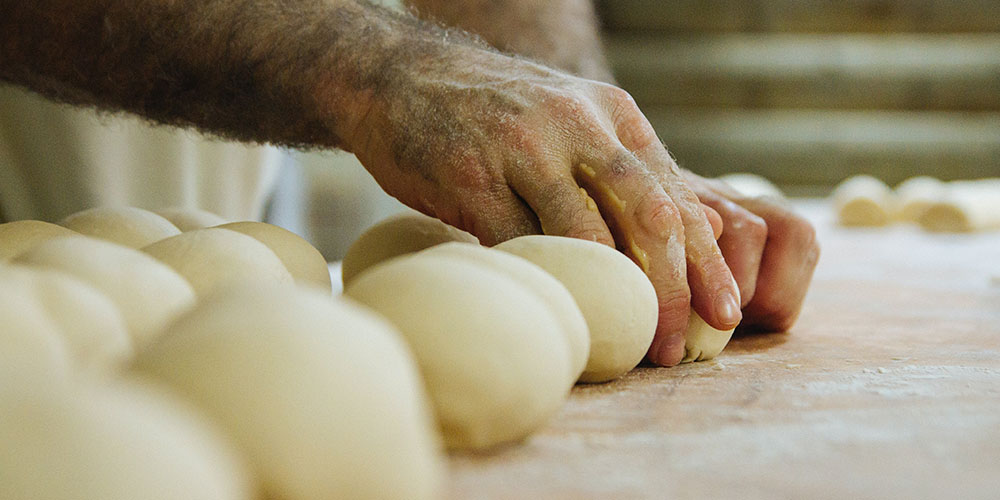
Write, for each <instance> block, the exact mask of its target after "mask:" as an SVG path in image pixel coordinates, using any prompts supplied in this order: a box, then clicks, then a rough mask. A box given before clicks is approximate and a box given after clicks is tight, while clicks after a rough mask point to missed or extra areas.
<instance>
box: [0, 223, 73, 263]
mask: <svg viewBox="0 0 1000 500" xmlns="http://www.w3.org/2000/svg"><path fill="white" fill-rule="evenodd" d="M78 234H79V233H77V232H75V231H70V230H69V229H66V228H64V227H62V226H57V225H55V224H51V223H48V222H42V221H40V220H19V221H14V222H8V223H6V224H0V262H5V261H8V260H10V259H12V258H14V257H15V256H17V255H18V254H20V253H22V252H25V251H28V250H31V249H32V248H34V247H35V245H38V244H39V243H41V242H43V241H45V240H48V239H51V238H56V237H60V236H73V235H78Z"/></svg>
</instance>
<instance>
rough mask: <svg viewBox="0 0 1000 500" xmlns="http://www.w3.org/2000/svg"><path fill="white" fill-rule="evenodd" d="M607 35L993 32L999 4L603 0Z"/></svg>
mask: <svg viewBox="0 0 1000 500" xmlns="http://www.w3.org/2000/svg"><path fill="white" fill-rule="evenodd" d="M597 6H598V13H599V15H600V18H601V20H602V22H603V23H604V25H605V27H606V29H607V31H612V32H614V31H669V32H678V33H683V32H713V33H719V32H737V31H744V32H747V31H749V32H763V31H770V32H796V33H810V32H820V33H835V32H853V33H884V32H897V33H900V32H919V33H940V32H990V31H1000V2H998V1H997V0H961V1H956V0H835V1H834V0H669V1H663V0H601V1H599V2H598V3H597Z"/></svg>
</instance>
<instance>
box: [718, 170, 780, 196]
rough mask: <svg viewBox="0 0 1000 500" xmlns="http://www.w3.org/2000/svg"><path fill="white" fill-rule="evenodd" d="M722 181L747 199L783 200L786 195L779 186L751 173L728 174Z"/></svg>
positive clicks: (720, 178)
mask: <svg viewBox="0 0 1000 500" xmlns="http://www.w3.org/2000/svg"><path fill="white" fill-rule="evenodd" d="M719 180H720V181H723V182H725V183H726V184H728V185H729V187H731V188H733V189H735V190H736V191H737V192H738V193H740V194H741V195H743V196H746V197H747V198H759V197H761V196H767V197H771V198H778V199H783V198H784V197H785V193H782V192H781V190H780V189H778V186H775V185H774V183H772V182H771V181H769V180H768V179H767V178H766V177H762V176H760V175H757V174H750V173H744V172H739V173H733V174H726V175H723V176H722V177H719Z"/></svg>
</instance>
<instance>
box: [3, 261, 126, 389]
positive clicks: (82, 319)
mask: <svg viewBox="0 0 1000 500" xmlns="http://www.w3.org/2000/svg"><path fill="white" fill-rule="evenodd" d="M0 288H9V289H11V290H14V291H15V292H16V293H18V294H20V295H21V296H22V297H24V298H27V299H29V300H32V301H34V302H35V303H36V304H37V305H38V307H39V308H40V309H41V311H42V313H43V314H44V315H45V316H46V317H47V318H48V319H49V320H50V321H51V322H52V323H53V324H54V325H55V326H56V327H57V329H58V331H59V334H60V335H61V337H62V338H63V339H64V340H65V341H66V344H67V346H68V347H69V350H70V351H71V353H72V354H73V357H74V358H75V360H76V362H77V364H79V365H80V366H82V367H83V368H85V369H87V370H88V371H92V372H106V371H110V370H115V369H117V368H119V367H121V366H122V365H124V364H125V362H126V361H128V360H129V359H130V358H131V356H132V352H133V351H132V339H131V338H130V337H129V335H128V330H127V328H126V326H125V320H124V318H123V317H122V314H121V312H120V311H119V310H118V306H117V305H115V303H114V302H112V301H111V299H110V298H108V296H107V295H105V294H104V293H103V292H101V291H99V290H97V289H96V288H94V287H93V286H90V285H88V284H86V283H85V282H83V281H80V280H79V279H77V278H74V277H73V276H72V275H69V274H66V273H62V272H59V271H55V270H51V269H45V268H39V267H29V266H4V267H0Z"/></svg>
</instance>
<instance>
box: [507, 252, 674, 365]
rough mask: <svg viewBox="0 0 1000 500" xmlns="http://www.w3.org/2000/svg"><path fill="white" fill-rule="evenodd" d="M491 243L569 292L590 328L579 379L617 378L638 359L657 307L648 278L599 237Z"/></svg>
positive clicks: (645, 347)
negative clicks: (595, 239) (598, 240)
mask: <svg viewBox="0 0 1000 500" xmlns="http://www.w3.org/2000/svg"><path fill="white" fill-rule="evenodd" d="M494 248H496V249H497V250H503V251H505V252H510V253H512V254H514V255H518V256H521V257H524V258H525V259H528V260H530V261H531V262H534V263H535V264H537V265H538V266H540V267H541V268H542V269H545V270H546V271H548V272H549V274H551V275H553V276H555V277H556V279H558V280H559V281H561V282H562V284H563V285H565V286H566V288H567V289H568V290H569V292H570V293H571V294H573V298H574V299H576V303H577V305H578V306H580V310H581V311H583V317H584V318H585V319H586V320H587V326H588V328H589V329H590V357H589V358H588V360H587V368H586V369H585V370H584V371H583V374H582V375H581V376H580V381H581V382H606V381H608V380H612V379H615V378H618V377H620V376H622V375H623V374H625V373H627V372H628V371H629V370H631V369H632V368H635V366H636V365H638V364H639V362H640V361H642V358H643V357H644V356H645V355H646V351H647V350H649V346H650V344H651V343H652V342H653V334H654V333H656V322H657V320H658V318H659V309H658V306H657V302H656V292H655V291H654V290H653V285H652V283H650V282H649V278H647V277H646V275H645V274H643V272H642V270H641V269H639V267H638V266H636V265H635V263H634V262H632V261H631V260H629V258H628V257H626V256H625V255H623V254H622V253H620V252H618V251H617V250H615V249H613V248H610V247H607V246H604V245H602V244H600V243H595V242H593V241H586V240H580V239H576V238H564V237H560V236H521V237H519V238H514V239H512V240H508V241H505V242H503V243H501V244H499V245H497V246H496V247H494Z"/></svg>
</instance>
